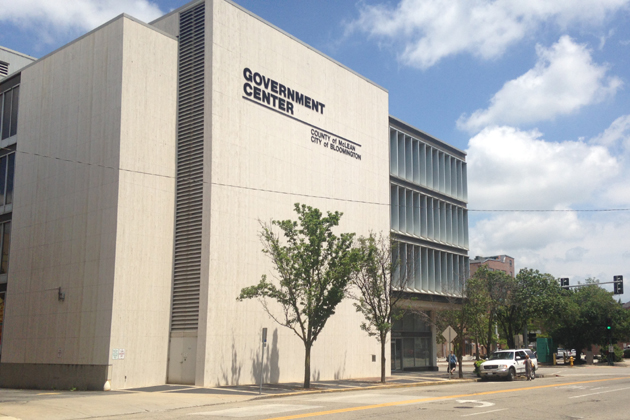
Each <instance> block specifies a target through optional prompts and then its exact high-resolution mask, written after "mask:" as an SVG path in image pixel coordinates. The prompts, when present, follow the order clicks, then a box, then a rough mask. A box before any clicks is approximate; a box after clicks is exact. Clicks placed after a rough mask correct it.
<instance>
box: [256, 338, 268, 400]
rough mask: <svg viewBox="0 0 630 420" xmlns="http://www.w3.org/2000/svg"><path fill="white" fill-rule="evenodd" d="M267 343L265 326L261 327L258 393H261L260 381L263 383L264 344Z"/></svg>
mask: <svg viewBox="0 0 630 420" xmlns="http://www.w3.org/2000/svg"><path fill="white" fill-rule="evenodd" d="M266 345H267V328H263V329H262V343H261V347H260V390H259V391H258V394H262V383H263V367H264V363H263V362H264V360H265V346H266Z"/></svg>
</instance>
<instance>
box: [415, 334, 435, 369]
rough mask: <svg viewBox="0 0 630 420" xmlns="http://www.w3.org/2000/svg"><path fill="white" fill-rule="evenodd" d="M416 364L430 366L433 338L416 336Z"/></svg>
mask: <svg viewBox="0 0 630 420" xmlns="http://www.w3.org/2000/svg"><path fill="white" fill-rule="evenodd" d="M415 347H416V366H430V360H431V340H430V339H429V338H428V337H418V338H415Z"/></svg>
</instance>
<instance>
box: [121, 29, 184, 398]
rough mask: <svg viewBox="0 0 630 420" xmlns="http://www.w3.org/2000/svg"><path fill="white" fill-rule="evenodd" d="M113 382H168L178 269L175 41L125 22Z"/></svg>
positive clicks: (137, 383) (130, 385)
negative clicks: (121, 353)
mask: <svg viewBox="0 0 630 420" xmlns="http://www.w3.org/2000/svg"><path fill="white" fill-rule="evenodd" d="M121 111H122V112H121V123H120V125H121V129H120V168H121V171H120V174H119V185H118V197H117V199H118V208H117V225H116V227H117V231H116V251H115V252H116V253H115V260H116V268H115V273H114V278H115V281H114V293H113V305H112V313H113V318H112V328H111V343H110V355H111V353H112V350H113V349H121V348H122V349H125V358H124V359H122V360H121V359H119V360H113V361H112V362H111V363H112V364H113V369H112V378H111V379H112V387H114V388H120V387H134V386H143V385H153V384H160V383H164V381H165V379H166V366H167V363H166V362H167V357H168V336H169V319H170V307H171V287H172V269H173V268H172V267H173V238H174V235H173V220H174V211H175V201H174V200H175V179H174V178H175V174H176V171H175V165H176V141H175V138H176V121H177V113H176V111H177V42H176V41H175V40H174V39H172V38H170V37H166V36H164V35H163V34H161V33H159V32H157V31H155V30H153V29H151V28H149V27H147V26H145V25H141V24H138V23H136V22H134V21H131V20H125V21H124V39H123V61H122V98H121Z"/></svg>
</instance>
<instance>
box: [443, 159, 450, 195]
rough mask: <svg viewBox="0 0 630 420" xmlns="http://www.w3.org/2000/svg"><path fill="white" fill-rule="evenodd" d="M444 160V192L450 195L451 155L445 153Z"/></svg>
mask: <svg viewBox="0 0 630 420" xmlns="http://www.w3.org/2000/svg"><path fill="white" fill-rule="evenodd" d="M444 160H445V162H446V166H444V173H445V179H446V184H445V190H444V192H445V193H446V194H448V195H451V157H450V156H448V155H447V156H445V159H444Z"/></svg>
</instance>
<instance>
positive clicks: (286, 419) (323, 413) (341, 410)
mask: <svg viewBox="0 0 630 420" xmlns="http://www.w3.org/2000/svg"><path fill="white" fill-rule="evenodd" d="M621 379H630V376H622V377H618V378H609V379H592V380H590V381H580V382H569V383H566V384H552V385H538V386H530V387H527V388H515V389H499V390H496V391H485V392H475V393H473V394H461V395H448V396H444V397H430V398H419V399H413V400H406V401H396V402H388V403H382V404H372V405H363V406H359V407H348V408H339V409H336V410H328V411H317V412H315V413H303V414H295V415H291V416H286V417H273V418H269V419H267V420H293V419H303V418H307V417H318V416H326V415H330V414H340V413H349V412H352V411H363V410H373V409H375V408H383V407H393V406H397V405H407V404H418V403H423V402H432V401H444V400H452V399H455V398H467V397H476V396H478V395H492V394H504V393H509V392H519V391H529V390H534V389H545V388H559V387H562V386H569V385H579V384H590V383H595V382H604V381H618V380H621Z"/></svg>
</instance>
